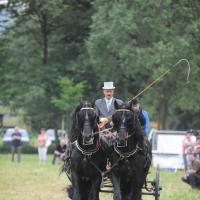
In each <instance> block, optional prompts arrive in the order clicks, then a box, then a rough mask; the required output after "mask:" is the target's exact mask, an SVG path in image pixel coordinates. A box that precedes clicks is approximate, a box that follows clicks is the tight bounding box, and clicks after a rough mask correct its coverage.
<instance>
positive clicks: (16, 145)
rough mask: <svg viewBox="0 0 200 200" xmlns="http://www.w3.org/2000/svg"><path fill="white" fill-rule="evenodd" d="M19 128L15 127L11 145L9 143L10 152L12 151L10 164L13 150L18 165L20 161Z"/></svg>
mask: <svg viewBox="0 0 200 200" xmlns="http://www.w3.org/2000/svg"><path fill="white" fill-rule="evenodd" d="M18 130H19V128H18V127H17V126H16V127H15V133H13V134H12V143H11V151H12V162H14V155H15V150H17V153H18V163H20V161H21V137H22V135H21V133H19V132H18Z"/></svg>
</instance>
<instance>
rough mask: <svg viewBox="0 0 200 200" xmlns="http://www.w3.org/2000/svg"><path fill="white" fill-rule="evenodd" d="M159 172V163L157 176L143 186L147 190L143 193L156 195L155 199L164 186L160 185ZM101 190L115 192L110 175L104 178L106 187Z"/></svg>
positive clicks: (157, 198) (157, 199)
mask: <svg viewBox="0 0 200 200" xmlns="http://www.w3.org/2000/svg"><path fill="white" fill-rule="evenodd" d="M149 173H151V172H149ZM159 173H160V169H159V165H157V170H156V178H155V179H154V180H153V181H147V183H148V184H149V185H147V186H145V185H144V186H143V190H147V192H142V195H151V196H154V197H155V200H159V197H160V190H162V186H160V185H159V177H160V175H159ZM100 192H103V193H113V185H112V182H111V180H110V178H109V177H108V176H106V177H105V178H104V187H103V188H101V189H100Z"/></svg>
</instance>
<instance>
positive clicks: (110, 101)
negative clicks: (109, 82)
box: [105, 98, 112, 112]
mask: <svg viewBox="0 0 200 200" xmlns="http://www.w3.org/2000/svg"><path fill="white" fill-rule="evenodd" d="M105 99H106V98H105ZM108 102H109V104H108ZM111 103H112V98H111V99H110V100H108V99H106V105H107V111H108V112H109V111H110V107H111ZM108 105H109V107H108Z"/></svg>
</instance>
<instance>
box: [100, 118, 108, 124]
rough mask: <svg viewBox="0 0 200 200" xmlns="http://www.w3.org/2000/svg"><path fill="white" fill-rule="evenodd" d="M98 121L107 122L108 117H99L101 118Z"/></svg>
mask: <svg viewBox="0 0 200 200" xmlns="http://www.w3.org/2000/svg"><path fill="white" fill-rule="evenodd" d="M100 122H101V123H103V122H105V123H107V122H108V119H107V118H101V119H100Z"/></svg>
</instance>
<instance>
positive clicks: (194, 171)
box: [182, 154, 200, 189]
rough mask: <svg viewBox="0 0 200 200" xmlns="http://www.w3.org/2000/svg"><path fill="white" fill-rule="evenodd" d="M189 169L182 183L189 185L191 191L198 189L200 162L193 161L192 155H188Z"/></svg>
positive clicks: (199, 185)
mask: <svg viewBox="0 0 200 200" xmlns="http://www.w3.org/2000/svg"><path fill="white" fill-rule="evenodd" d="M189 160H190V162H191V167H190V169H189V170H187V171H186V174H185V176H183V177H182V181H183V182H185V183H187V184H189V185H191V187H192V188H193V189H200V162H198V161H196V160H195V156H194V154H189Z"/></svg>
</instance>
